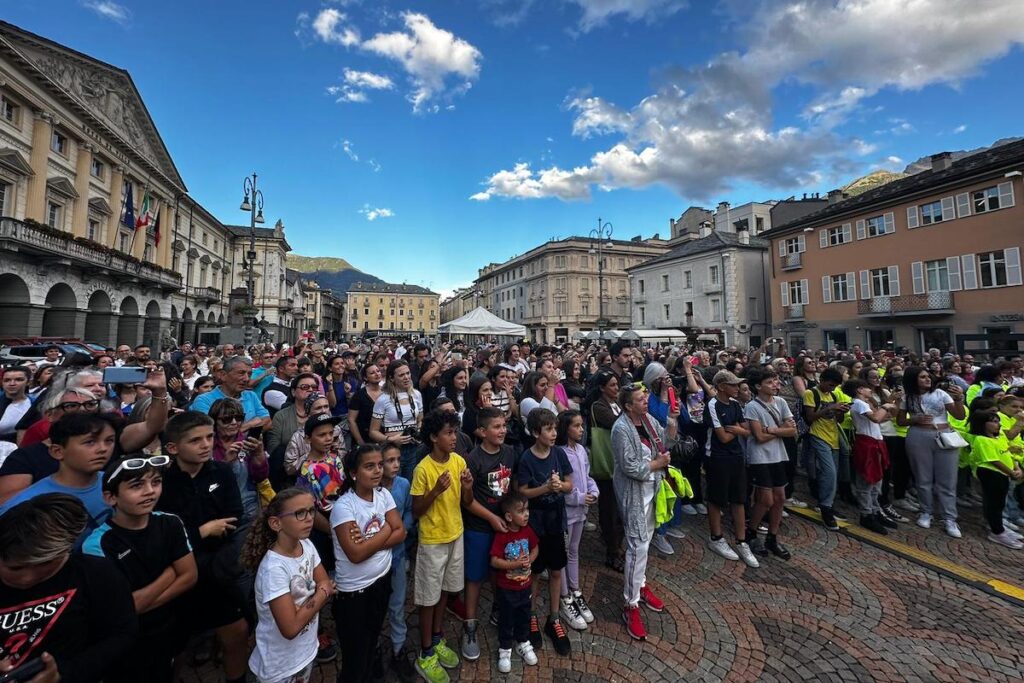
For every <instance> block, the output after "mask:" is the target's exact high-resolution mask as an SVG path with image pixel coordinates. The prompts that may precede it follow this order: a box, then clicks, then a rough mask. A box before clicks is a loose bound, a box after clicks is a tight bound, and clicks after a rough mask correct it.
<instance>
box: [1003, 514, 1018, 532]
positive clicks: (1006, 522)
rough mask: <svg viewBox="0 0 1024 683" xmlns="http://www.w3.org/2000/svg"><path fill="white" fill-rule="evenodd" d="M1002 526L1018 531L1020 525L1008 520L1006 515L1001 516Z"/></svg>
mask: <svg viewBox="0 0 1024 683" xmlns="http://www.w3.org/2000/svg"><path fill="white" fill-rule="evenodd" d="M1003 526H1004V527H1006V528H1007V529H1009V530H1010V531H1020V527H1019V526H1017V525H1016V524H1014V523H1013V522H1011V521H1010V520H1008V519H1007V518H1006V517H1003Z"/></svg>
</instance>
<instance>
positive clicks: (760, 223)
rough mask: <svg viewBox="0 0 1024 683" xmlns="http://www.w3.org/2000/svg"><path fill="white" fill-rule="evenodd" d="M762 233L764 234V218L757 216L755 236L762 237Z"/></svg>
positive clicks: (755, 218)
mask: <svg viewBox="0 0 1024 683" xmlns="http://www.w3.org/2000/svg"><path fill="white" fill-rule="evenodd" d="M762 232H764V218H762V217H761V216H755V217H754V234H755V235H760V234H761V233H762Z"/></svg>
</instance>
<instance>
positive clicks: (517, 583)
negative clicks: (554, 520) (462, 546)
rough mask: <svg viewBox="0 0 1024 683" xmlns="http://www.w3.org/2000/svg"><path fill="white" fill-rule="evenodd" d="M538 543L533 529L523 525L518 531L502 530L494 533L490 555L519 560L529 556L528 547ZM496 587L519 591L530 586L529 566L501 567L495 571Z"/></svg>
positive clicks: (533, 546)
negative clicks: (501, 568)
mask: <svg viewBox="0 0 1024 683" xmlns="http://www.w3.org/2000/svg"><path fill="white" fill-rule="evenodd" d="M539 543H540V540H539V539H538V538H537V534H535V533H533V529H531V528H530V527H529V526H524V527H523V528H522V529H520V530H519V531H504V532H499V533H496V534H495V535H494V542H493V543H491V557H497V558H500V559H502V560H519V559H522V558H523V557H529V556H530V549H531V548H536V547H537V545H538V544H539ZM495 577H496V580H497V583H498V588H501V589H503V590H507V591H521V590H526V589H528V588H529V587H530V567H529V566H526V567H517V568H515V569H503V570H501V571H497V572H495Z"/></svg>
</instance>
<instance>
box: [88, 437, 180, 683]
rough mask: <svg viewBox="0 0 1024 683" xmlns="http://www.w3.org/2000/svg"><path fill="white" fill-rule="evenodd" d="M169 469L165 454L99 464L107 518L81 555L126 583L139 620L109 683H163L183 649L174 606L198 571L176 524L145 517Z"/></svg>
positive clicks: (163, 517)
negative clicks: (107, 566) (106, 563)
mask: <svg viewBox="0 0 1024 683" xmlns="http://www.w3.org/2000/svg"><path fill="white" fill-rule="evenodd" d="M169 463H170V458H169V457H168V456H166V455H153V456H148V455H146V454H145V453H136V454H131V455H126V456H124V457H123V458H119V459H117V460H111V461H110V462H109V463H107V467H106V469H105V470H104V477H103V499H104V500H105V501H106V503H107V504H108V505H110V506H111V507H112V508H113V509H114V514H113V516H112V517H111V518H110V519H109V520H108V521H107V523H105V524H103V525H102V526H101V527H100V528H98V529H96V530H95V531H93V532H92V535H90V536H89V538H88V539H87V540H86V542H85V545H84V546H83V548H82V550H83V552H84V553H85V554H87V555H96V556H97V557H106V558H107V559H108V560H110V561H111V562H113V563H114V564H115V565H117V568H118V569H120V570H121V572H122V573H123V574H124V575H125V576H126V577H128V583H129V584H130V585H131V588H132V598H133V600H134V602H135V611H136V613H137V614H138V615H139V639H138V641H137V642H136V643H135V646H134V647H133V648H132V649H131V651H130V652H129V653H128V655H127V656H125V657H122V658H120V659H119V660H118V662H117V663H116V665H115V666H114V669H113V670H112V671H111V672H109V673H108V674H107V677H106V680H107V681H109V682H110V683H119V682H121V681H124V682H126V683H127V682H128V681H136V680H138V679H139V677H140V676H141V675H142V673H143V672H145V676H146V678H147V680H151V681H154V683H171V681H172V680H173V668H172V661H173V658H174V656H175V655H176V654H178V652H180V651H181V649H182V648H183V647H184V645H185V637H184V631H183V630H182V629H179V628H178V624H177V619H176V617H175V605H174V601H175V600H176V599H177V598H178V597H180V596H181V595H183V594H184V593H185V592H187V591H188V590H190V589H191V588H192V587H193V586H194V585H195V583H196V579H197V578H198V576H199V571H198V569H197V568H196V560H195V557H194V556H193V555H192V546H191V545H189V542H188V535H187V534H186V533H185V526H184V524H182V522H181V520H180V519H179V518H178V517H177V516H176V515H172V514H165V513H160V512H154V511H153V508H154V507H155V506H156V502H157V500H159V498H160V493H161V491H162V489H163V470H164V468H165V467H167V465H168V464H169Z"/></svg>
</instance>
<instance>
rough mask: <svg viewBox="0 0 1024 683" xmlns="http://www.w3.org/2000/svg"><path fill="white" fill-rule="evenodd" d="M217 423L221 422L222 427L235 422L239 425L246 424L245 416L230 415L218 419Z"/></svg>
mask: <svg viewBox="0 0 1024 683" xmlns="http://www.w3.org/2000/svg"><path fill="white" fill-rule="evenodd" d="M217 422H220V423H221V424H222V425H229V424H234V423H235V422H237V423H238V424H242V423H243V422H245V416H244V415H229V416H227V417H218V418H217Z"/></svg>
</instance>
